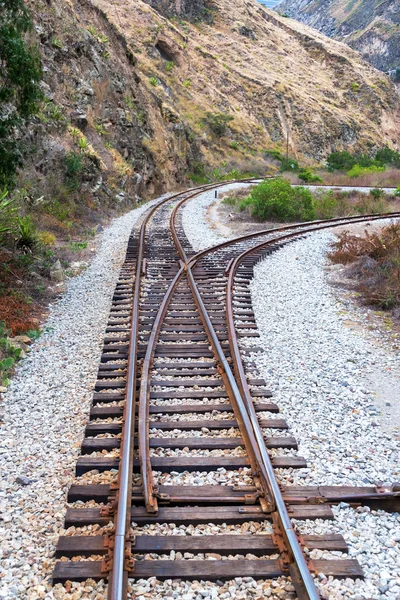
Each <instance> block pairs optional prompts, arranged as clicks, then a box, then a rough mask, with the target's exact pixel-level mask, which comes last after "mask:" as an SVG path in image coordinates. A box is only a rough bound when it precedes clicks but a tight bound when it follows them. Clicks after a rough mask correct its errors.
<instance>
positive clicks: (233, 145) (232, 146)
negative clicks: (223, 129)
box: [231, 140, 239, 150]
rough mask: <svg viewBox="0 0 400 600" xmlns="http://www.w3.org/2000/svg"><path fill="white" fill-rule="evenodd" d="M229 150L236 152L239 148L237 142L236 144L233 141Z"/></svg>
mask: <svg viewBox="0 0 400 600" xmlns="http://www.w3.org/2000/svg"><path fill="white" fill-rule="evenodd" d="M231 148H233V149H234V150H237V149H238V148H239V142H236V141H235V140H234V141H233V142H231Z"/></svg>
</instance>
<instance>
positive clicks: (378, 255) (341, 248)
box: [329, 221, 400, 309]
mask: <svg viewBox="0 0 400 600" xmlns="http://www.w3.org/2000/svg"><path fill="white" fill-rule="evenodd" d="M329 258H330V259H331V261H332V262H334V263H340V264H343V265H350V267H349V268H348V269H347V271H346V276H347V277H351V278H354V279H355V280H356V281H357V282H358V285H357V287H358V289H359V291H360V292H361V293H362V295H363V297H364V298H365V300H366V302H368V303H370V304H373V305H378V306H379V307H381V308H384V309H393V308H395V307H398V306H400V221H397V222H394V223H391V224H390V225H387V226H386V227H383V229H382V230H381V231H380V232H378V233H377V232H374V233H368V232H367V231H365V235H364V236H362V237H360V236H357V235H352V234H351V233H350V232H348V231H344V232H343V233H341V234H340V235H339V237H338V240H337V241H336V242H334V244H333V249H332V252H330V254H329Z"/></svg>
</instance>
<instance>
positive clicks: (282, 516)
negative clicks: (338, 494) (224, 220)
mask: <svg viewBox="0 0 400 600" xmlns="http://www.w3.org/2000/svg"><path fill="white" fill-rule="evenodd" d="M393 216H400V213H390V214H389V215H388V214H384V215H379V216H377V215H374V216H369V215H368V216H367V217H365V216H362V217H356V218H354V219H351V222H363V221H365V220H378V219H382V218H388V217H393ZM338 220H339V219H337V220H335V221H338ZM342 220H343V219H342ZM349 220H350V219H347V220H346V222H348V221H349ZM332 221H333V220H331V221H330V222H329V223H326V222H325V224H323V225H317V226H316V227H309V228H308V229H307V228H302V229H301V231H296V232H293V233H289V234H286V235H283V236H279V237H275V238H274V239H273V240H268V241H264V242H262V243H260V244H258V245H256V246H253V247H252V248H249V249H247V250H245V251H244V252H242V253H241V254H240V255H239V256H237V257H236V258H235V259H234V260H233V261H231V262H230V264H229V266H228V268H227V271H228V282H227V297H226V319H227V326H228V338H229V344H230V348H231V353H232V357H233V358H234V370H235V375H236V378H237V381H238V384H239V387H240V390H241V392H242V394H243V397H244V399H245V403H246V407H247V410H248V414H249V418H250V420H251V423H252V427H253V430H254V435H255V437H256V438H257V443H258V445H259V448H260V452H261V453H262V455H263V460H264V464H265V467H266V470H267V472H268V477H269V480H270V481H269V483H270V487H271V489H272V491H273V497H274V503H275V506H276V519H275V524H276V525H277V532H280V534H281V535H282V536H283V540H284V548H285V550H286V552H288V555H289V564H288V568H289V572H290V575H291V577H292V581H293V584H294V585H295V588H296V592H297V594H298V596H299V598H304V599H310V600H312V599H318V598H319V593H318V591H317V589H316V587H315V583H314V580H313V578H312V576H311V573H310V570H309V567H308V565H307V561H306V558H305V556H304V554H303V551H302V548H301V545H300V543H299V540H298V537H297V535H296V533H295V531H294V529H293V526H292V524H291V519H290V517H289V514H288V511H287V508H286V504H285V501H284V499H283V495H282V491H281V489H280V486H279V484H278V481H277V480H276V477H275V474H274V471H273V467H272V464H271V460H270V458H269V455H268V452H267V450H266V448H265V442H264V438H263V434H262V431H261V428H260V425H259V422H258V418H257V414H256V411H255V409H254V404H253V399H252V397H251V392H250V388H249V385H248V382H247V378H246V373H245V370H244V367H243V362H242V359H241V355H240V348H239V343H238V338H237V335H236V328H235V323H234V317H233V285H234V277H235V274H236V272H237V268H238V266H239V264H240V263H241V262H242V260H243V259H244V258H245V257H246V256H248V255H250V254H253V253H255V252H258V251H259V250H262V249H264V248H266V247H268V246H270V245H274V244H276V243H279V242H282V241H287V240H289V239H292V238H294V237H296V236H299V235H304V233H310V232H314V231H319V230H322V229H328V228H332V227H336V226H337V225H338V223H337V222H335V223H333V222H332ZM285 229H286V230H287V229H288V227H284V228H281V229H280V230H281V231H283V230H285ZM194 258H196V257H194Z"/></svg>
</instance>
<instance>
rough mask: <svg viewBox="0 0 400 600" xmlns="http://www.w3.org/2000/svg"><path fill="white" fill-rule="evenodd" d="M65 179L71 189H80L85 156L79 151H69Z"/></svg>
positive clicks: (65, 159) (66, 157)
mask: <svg viewBox="0 0 400 600" xmlns="http://www.w3.org/2000/svg"><path fill="white" fill-rule="evenodd" d="M64 163H65V181H66V183H67V186H68V188H69V189H71V190H77V189H79V185H80V177H79V176H80V175H81V173H82V171H83V156H82V154H79V152H74V151H71V152H68V154H66V155H65V158H64Z"/></svg>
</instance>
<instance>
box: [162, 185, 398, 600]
mask: <svg viewBox="0 0 400 600" xmlns="http://www.w3.org/2000/svg"><path fill="white" fill-rule="evenodd" d="M212 201H213V194H211V193H208V194H204V195H203V200H202V204H201V206H202V209H201V211H199V208H198V205H195V203H194V202H193V203H188V204H187V205H186V207H185V209H184V213H183V225H184V227H185V231H186V234H187V236H188V238H189V240H190V242H191V243H192V244H193V246H194V247H195V249H196V250H201V249H203V248H206V247H208V246H211V245H213V244H216V243H218V242H220V241H223V238H222V237H219V236H218V235H217V234H216V231H217V230H218V229H217V226H215V227H214V228H213V229H210V227H209V224H208V222H207V219H206V210H207V208H208V206H209V204H211V203H212ZM333 238H334V235H333V234H332V233H330V232H329V233H328V232H324V233H315V234H312V235H310V236H309V237H308V238H306V239H302V240H300V241H298V242H296V243H292V244H290V245H288V246H286V247H285V248H283V249H281V250H279V251H278V252H276V253H275V254H273V255H271V256H269V257H268V258H266V259H265V260H264V261H262V262H260V263H259V264H258V265H257V266H256V268H255V276H254V279H253V281H252V283H251V293H252V301H253V307H254V312H255V316H256V320H257V324H258V329H259V332H260V335H261V338H260V339H259V340H257V346H260V347H262V348H265V352H262V353H256V354H253V355H251V356H249V358H248V360H249V361H251V360H255V362H256V365H257V367H258V369H259V372H260V376H261V377H263V378H264V379H265V380H266V383H267V386H268V387H269V389H271V390H272V391H273V393H274V402H276V403H277V404H278V406H279V407H280V409H281V416H282V418H285V419H286V420H287V422H288V424H289V427H290V429H289V431H288V432H287V433H289V434H292V435H294V436H295V437H296V438H297V441H298V442H299V454H300V455H301V456H304V458H306V460H307V463H308V469H299V470H293V469H290V470H289V469H286V470H283V469H277V475H278V477H279V476H281V477H282V478H284V479H285V480H286V482H289V483H290V482H292V483H295V484H298V485H302V484H304V485H321V484H327V485H346V484H347V485H368V484H374V483H378V482H386V483H391V482H394V481H398V480H399V479H400V469H399V431H400V429H399V426H400V423H399V422H398V419H397V420H396V419H392V421H391V423H390V427H389V428H388V427H387V425H386V423H385V422H384V419H383V418H382V416H381V414H380V410H381V409H382V399H381V398H377V394H376V393H374V386H373V385H372V383H371V378H372V379H374V378H375V379H376V375H377V373H379V375H380V379H379V384H380V388H382V387H384V388H385V389H390V390H391V394H390V400H392V399H395V398H396V397H397V402H398V398H399V396H400V386H399V382H400V371H399V357H398V355H396V354H394V353H393V352H392V351H391V350H389V349H388V347H387V346H386V348H385V346H384V343H385V338H384V336H383V335H382V336H381V335H379V332H378V333H377V332H376V331H374V332H369V331H368V320H367V310H366V309H365V310H364V309H358V308H357V307H356V306H355V305H354V303H353V302H352V301H351V300H350V301H349V302H346V301H345V300H344V299H343V294H341V292H338V291H337V290H336V289H334V288H332V286H331V285H329V284H328V282H327V272H326V264H327V261H326V252H327V250H328V248H329V244H330V242H331V241H332V240H333ZM348 320H351V321H354V322H355V323H356V324H357V325H358V327H357V328H352V329H350V328H349V327H348V326H347V321H348ZM283 322H284V324H285V326H284V327H282V323H283ZM241 343H242V344H243V345H249V346H250V345H251V344H252V343H253V344H254V340H253V341H252V340H251V338H248V339H247V340H246V338H242V341H241ZM383 380H384V381H383ZM383 384H384V385H383ZM393 390H396V392H397V395H396V392H393ZM388 399H389V398H388ZM378 400H379V402H380V404H378ZM394 414H395V415H396V411H394ZM398 414H399V412H397V415H398ZM268 433H272V432H268ZM273 433H274V435H276V432H273ZM285 433H286V432H285ZM284 472H286V475H285V476H284V475H283V473H284ZM333 510H334V513H335V517H336V519H335V521H334V522H324V521H315V522H314V521H305V522H298V523H297V526H298V528H299V531H300V532H302V533H309V534H319V535H321V534H323V533H325V532H332V533H333V532H335V533H341V534H342V535H344V537H345V539H346V541H347V543H348V544H349V555H350V557H352V558H353V557H354V558H357V559H358V560H359V562H360V564H361V565H362V567H363V569H364V572H365V574H366V580H365V582H362V581H357V583H356V584H354V582H351V581H350V580H347V581H338V580H334V579H332V578H331V577H329V578H324V577H320V578H319V581H318V586H319V588H320V590H321V592H322V594H324V595H325V596H326V597H329V599H330V600H331V599H332V600H336V599H337V600H343V599H346V600H347V599H348V600H362V599H367V598H368V599H374V600H378V599H379V600H385V599H388V600H398V599H399V598H400V516H399V514H394V515H393V514H388V513H385V512H383V511H369V510H368V509H367V508H365V509H364V508H360V509H358V510H353V509H351V508H350V507H349V506H348V505H347V504H345V503H342V504H341V505H340V506H339V507H334V509H333ZM208 585H209V586H210V587H209V589H210V588H211V589H210V592H211V590H213V588H212V585H211V584H208ZM233 586H234V588H235V590H236V591H235V593H236V594H238V595H237V596H234V597H240V596H239V594H240V586H235V584H233ZM186 590H187V592H188V598H189V597H190V593H191V590H190V587H189V588H186ZM186 590H185V591H186ZM222 591H223V588H219V589H218V592H217V593H218V594H221V592H222ZM224 591H225V590H224ZM232 591H233V590H232ZM212 593H214V592H212ZM228 593H229V592H228ZM210 595H211V594H210ZM157 597H160V598H161V597H162V596H161V595H160V596H157ZM192 597H193V596H192ZM211 597H212V596H211ZM215 597H224V595H223V594H221V595H218V596H215ZM226 597H229V596H228V594H227V596H226Z"/></svg>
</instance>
